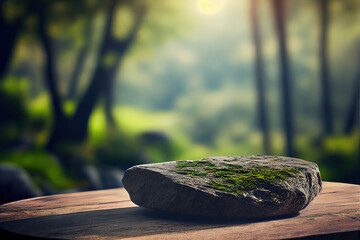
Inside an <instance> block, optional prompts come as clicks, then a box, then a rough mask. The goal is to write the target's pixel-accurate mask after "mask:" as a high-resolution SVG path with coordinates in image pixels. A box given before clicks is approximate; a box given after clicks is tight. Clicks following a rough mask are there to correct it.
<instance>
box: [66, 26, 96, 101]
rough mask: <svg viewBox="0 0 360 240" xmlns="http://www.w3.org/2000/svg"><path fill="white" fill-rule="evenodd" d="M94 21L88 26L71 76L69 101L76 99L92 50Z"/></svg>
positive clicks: (68, 93)
mask: <svg viewBox="0 0 360 240" xmlns="http://www.w3.org/2000/svg"><path fill="white" fill-rule="evenodd" d="M92 22H93V21H92V20H91V21H90V22H89V23H88V24H87V25H86V29H85V32H84V35H85V37H84V39H85V44H84V45H83V46H82V47H81V49H80V51H79V54H78V56H77V59H76V63H75V67H74V72H73V74H72V75H71V78H70V83H69V88H68V92H67V96H66V98H67V99H68V100H73V99H74V98H75V97H76V91H77V89H78V85H79V80H80V76H81V73H82V70H83V68H84V64H85V61H86V56H87V54H88V52H89V49H90V45H91V41H90V39H91V30H92V27H93V24H92Z"/></svg>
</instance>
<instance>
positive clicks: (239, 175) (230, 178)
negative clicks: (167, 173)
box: [176, 160, 299, 195]
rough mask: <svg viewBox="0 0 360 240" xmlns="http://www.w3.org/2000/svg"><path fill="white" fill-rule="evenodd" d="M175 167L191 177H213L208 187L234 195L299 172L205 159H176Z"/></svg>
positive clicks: (290, 169) (296, 170) (177, 171)
mask: <svg viewBox="0 0 360 240" xmlns="http://www.w3.org/2000/svg"><path fill="white" fill-rule="evenodd" d="M176 169H177V170H176V173H179V174H185V175H188V176H192V177H204V176H207V177H209V178H210V179H213V180H210V181H209V183H208V186H209V187H211V188H214V189H217V190H221V191H224V192H229V193H233V194H235V195H237V194H243V193H244V191H249V190H251V189H254V188H255V187H256V186H257V185H261V184H262V183H265V182H268V181H283V180H285V179H287V178H289V177H291V176H294V174H295V173H298V172H299V170H298V169H296V168H285V169H272V168H265V167H253V168H243V167H242V166H239V165H232V164H227V163H224V164H221V165H219V166H216V165H215V164H213V163H211V162H208V161H206V160H198V161H178V162H177V165H176Z"/></svg>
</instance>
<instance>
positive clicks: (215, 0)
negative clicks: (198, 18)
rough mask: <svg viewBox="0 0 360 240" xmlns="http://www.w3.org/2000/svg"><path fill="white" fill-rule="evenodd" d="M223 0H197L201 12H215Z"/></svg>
mask: <svg viewBox="0 0 360 240" xmlns="http://www.w3.org/2000/svg"><path fill="white" fill-rule="evenodd" d="M223 2H224V0H199V8H200V11H201V12H202V13H205V14H215V13H217V12H219V11H220V10H221V8H222V6H223Z"/></svg>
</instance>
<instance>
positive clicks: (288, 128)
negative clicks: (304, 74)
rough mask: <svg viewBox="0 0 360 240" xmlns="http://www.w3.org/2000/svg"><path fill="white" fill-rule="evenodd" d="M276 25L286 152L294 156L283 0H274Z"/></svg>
mask: <svg viewBox="0 0 360 240" xmlns="http://www.w3.org/2000/svg"><path fill="white" fill-rule="evenodd" d="M272 5H273V10H274V17H275V26H276V30H277V35H278V43H279V55H280V63H279V64H280V81H281V104H282V111H283V124H284V131H285V136H286V154H287V156H290V157H291V156H294V147H293V114H292V101H291V79H290V70H289V60H288V54H287V46H286V29H285V12H284V2H283V0H273V1H272Z"/></svg>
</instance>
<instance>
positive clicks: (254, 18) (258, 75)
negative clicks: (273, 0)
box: [250, 0, 270, 154]
mask: <svg viewBox="0 0 360 240" xmlns="http://www.w3.org/2000/svg"><path fill="white" fill-rule="evenodd" d="M250 20H251V30H252V37H253V41H254V47H255V68H254V70H255V81H256V90H257V110H258V122H259V125H260V129H261V131H262V133H263V152H264V154H269V153H270V141H269V139H270V138H269V128H268V122H267V113H266V104H265V98H266V96H265V86H264V85H265V83H264V80H265V79H264V67H263V61H262V46H261V35H260V29H259V21H258V1H257V0H251V1H250Z"/></svg>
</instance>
